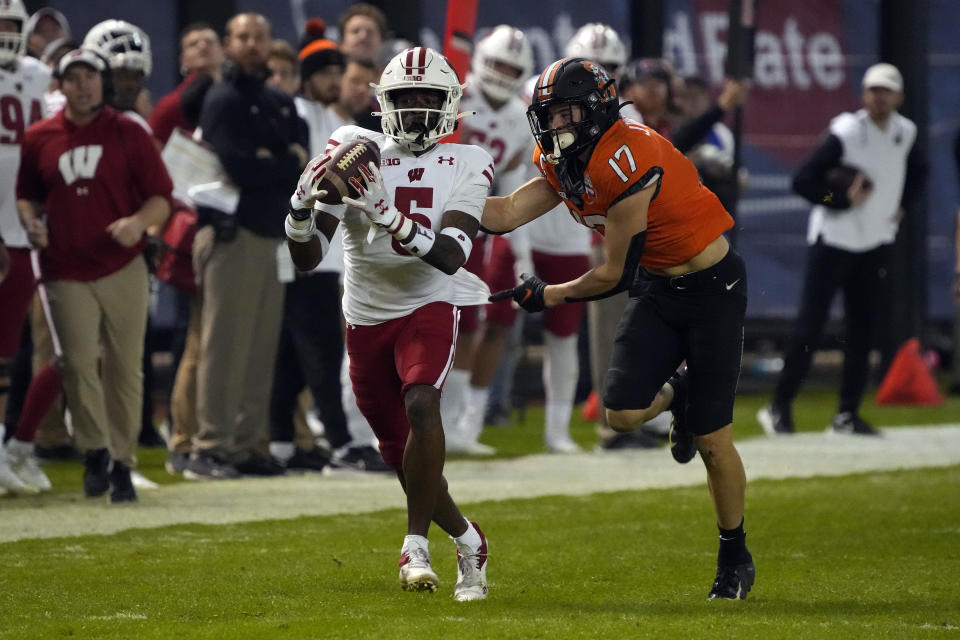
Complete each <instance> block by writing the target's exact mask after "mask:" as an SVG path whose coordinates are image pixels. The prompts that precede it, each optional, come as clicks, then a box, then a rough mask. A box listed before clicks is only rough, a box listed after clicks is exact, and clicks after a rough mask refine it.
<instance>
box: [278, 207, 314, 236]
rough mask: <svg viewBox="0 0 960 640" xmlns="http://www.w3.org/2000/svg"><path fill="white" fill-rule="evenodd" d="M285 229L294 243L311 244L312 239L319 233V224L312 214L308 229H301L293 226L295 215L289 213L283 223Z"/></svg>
mask: <svg viewBox="0 0 960 640" xmlns="http://www.w3.org/2000/svg"><path fill="white" fill-rule="evenodd" d="M283 228H284V231H286V233H287V237H288V238H290V239H291V240H293V241H294V242H301V243H303V242H310V238H312V237H313V236H314V234H315V233H316V231H317V224H316V223H315V222H314V221H313V214H311V215H310V224H309V226H307V228H306V229H301V228H299V227H297V226H296V225H295V224H293V214H290V213H288V214H287V217H286V218H285V219H284V221H283Z"/></svg>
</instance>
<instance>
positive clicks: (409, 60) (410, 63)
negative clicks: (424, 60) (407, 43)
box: [403, 49, 416, 70]
mask: <svg viewBox="0 0 960 640" xmlns="http://www.w3.org/2000/svg"><path fill="white" fill-rule="evenodd" d="M414 51H416V49H407V56H406V58H404V61H403V66H404V70H406V69H409V68H410V67H412V66H413V53H414Z"/></svg>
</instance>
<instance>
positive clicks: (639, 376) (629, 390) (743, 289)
mask: <svg viewBox="0 0 960 640" xmlns="http://www.w3.org/2000/svg"><path fill="white" fill-rule="evenodd" d="M746 309H747V273H746V269H745V267H744V263H743V259H742V258H741V257H740V256H739V254H737V253H736V252H735V251H734V250H733V249H730V251H729V252H728V253H727V255H726V256H724V257H723V259H722V260H720V262H718V263H717V264H715V265H713V266H712V267H710V268H708V269H704V270H703V271H695V272H693V273H688V274H684V275H682V276H676V277H672V278H668V277H662V276H655V275H652V274H649V273H646V272H645V271H643V270H642V269H641V271H640V274H639V275H638V277H637V280H636V281H635V282H634V285H633V287H632V288H631V291H630V301H629V302H628V303H627V308H626V310H625V311H624V313H623V316H622V317H621V318H620V323H619V324H618V325H617V334H616V338H615V340H614V344H613V355H612V356H611V359H610V368H609V370H608V371H607V377H606V381H605V385H604V392H603V403H604V405H606V407H607V408H609V409H614V410H620V409H646V408H647V407H649V406H650V404H651V403H652V402H653V399H654V397H655V396H656V395H657V392H658V391H659V390H660V388H661V387H662V386H663V383H664V382H666V381H667V380H668V379H669V378H670V376H671V375H673V373H674V372H675V371H676V370H677V367H679V366H680V363H682V362H683V361H684V360H686V361H687V369H688V376H689V377H688V390H689V391H688V394H687V398H688V400H687V424H688V425H689V428H690V430H691V431H692V432H693V433H695V434H698V435H703V434H707V433H712V432H714V431H716V430H717V429H720V428H721V427H724V426H726V425H728V424H730V423H731V422H733V401H734V396H735V395H736V391H737V382H738V380H739V378H740V356H741V355H742V352H743V317H744V314H745V312H746Z"/></svg>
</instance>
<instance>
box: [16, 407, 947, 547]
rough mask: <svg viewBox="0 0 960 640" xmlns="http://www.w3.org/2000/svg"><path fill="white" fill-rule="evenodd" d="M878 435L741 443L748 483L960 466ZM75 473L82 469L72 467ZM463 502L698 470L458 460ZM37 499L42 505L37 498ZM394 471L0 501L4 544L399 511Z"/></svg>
mask: <svg viewBox="0 0 960 640" xmlns="http://www.w3.org/2000/svg"><path fill="white" fill-rule="evenodd" d="M883 434H884V437H882V438H869V437H862V436H837V435H829V434H823V433H803V434H799V435H795V436H789V437H778V438H766V437H757V438H751V439H747V440H742V441H739V442H737V448H738V449H739V451H740V455H741V457H742V458H743V461H744V465H745V466H746V469H747V477H748V479H749V480H751V481H753V480H760V479H778V478H807V477H813V476H838V475H845V474H849V473H861V472H870V471H893V470H896V469H912V468H921V467H943V466H951V465H956V464H960V424H948V425H937V426H925V427H895V428H887V429H883ZM78 473H79V469H78ZM444 473H445V475H446V477H447V479H448V480H449V481H450V489H451V493H452V494H453V495H454V496H455V498H456V500H457V502H458V503H460V504H461V505H465V504H468V503H471V502H479V501H484V500H504V499H510V498H534V497H537V496H544V495H587V494H591V493H605V492H612V491H623V490H637V489H650V488H669V487H681V486H701V485H703V484H704V470H703V465H702V464H700V463H699V462H698V461H696V460H694V461H693V462H691V463H690V464H686V465H679V464H677V463H676V462H674V461H673V458H671V457H670V453H669V451H667V449H666V448H662V449H652V450H650V449H646V450H632V451H605V452H602V453H582V454H571V455H562V456H561V455H547V454H541V455H533V456H527V457H524V458H519V459H512V460H490V461H457V462H450V463H448V464H447V466H446V469H445V471H444ZM41 500H42V498H41ZM403 504H404V499H403V494H402V492H401V491H400V485H399V483H398V482H397V480H396V478H395V477H394V475H393V474H361V473H350V472H338V473H335V474H331V475H326V476H321V475H316V474H314V475H302V476H290V477H284V478H274V479H256V480H223V481H209V482H184V483H181V484H177V485H173V486H162V487H160V488H159V489H157V490H156V491H150V492H141V493H140V502H139V503H138V504H136V505H129V506H123V507H119V508H118V507H110V506H109V505H107V504H105V500H104V499H96V500H83V499H78V501H76V502H69V503H62V504H61V503H58V502H51V501H47V502H46V503H45V504H44V506H43V507H42V508H38V506H37V504H36V500H30V501H27V500H20V499H11V498H4V499H3V500H0V542H8V541H12V540H22V539H28V538H52V537H59V536H79V535H87V534H110V533H114V532H117V531H122V530H125V529H134V528H153V527H164V526H168V525H173V524H182V523H202V524H227V523H232V522H251V521H258V520H268V519H287V518H296V517H298V516H302V515H330V514H338V513H366V512H371V511H380V510H382V509H400V508H402V507H403Z"/></svg>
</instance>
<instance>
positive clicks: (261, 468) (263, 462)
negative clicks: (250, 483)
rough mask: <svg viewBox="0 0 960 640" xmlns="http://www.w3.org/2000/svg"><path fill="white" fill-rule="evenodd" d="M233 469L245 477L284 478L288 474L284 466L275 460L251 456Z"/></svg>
mask: <svg viewBox="0 0 960 640" xmlns="http://www.w3.org/2000/svg"><path fill="white" fill-rule="evenodd" d="M233 467H234V469H236V470H237V472H238V473H240V474H241V475H245V476H259V477H272V476H282V475H284V474H285V473H286V472H287V470H286V469H284V467H283V465H282V464H280V463H279V462H277V461H275V460H274V459H273V458H270V457H267V458H264V457H261V456H250V457H249V458H247V459H246V460H243V461H241V462H238V463H236V464H235V465H233Z"/></svg>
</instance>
